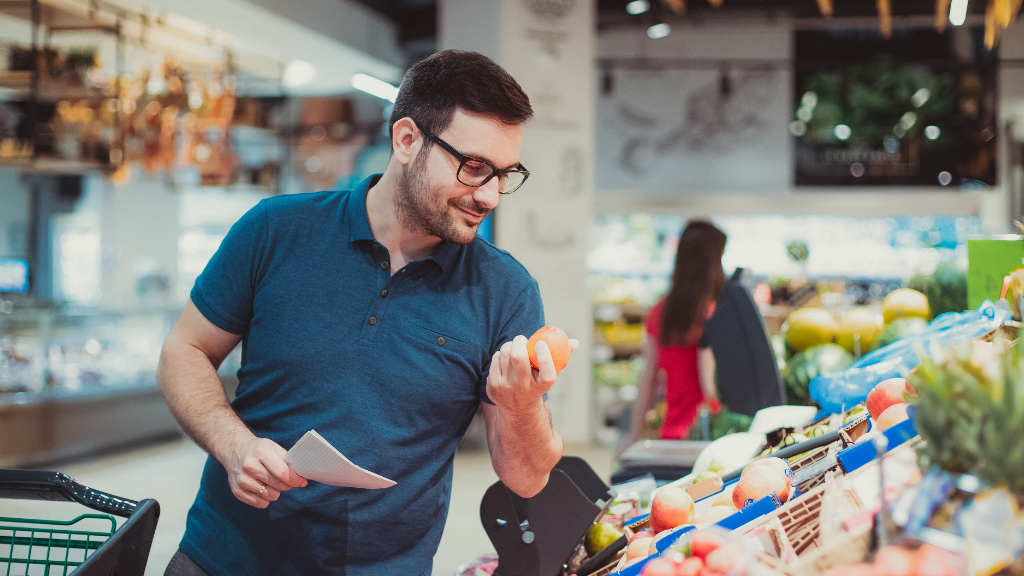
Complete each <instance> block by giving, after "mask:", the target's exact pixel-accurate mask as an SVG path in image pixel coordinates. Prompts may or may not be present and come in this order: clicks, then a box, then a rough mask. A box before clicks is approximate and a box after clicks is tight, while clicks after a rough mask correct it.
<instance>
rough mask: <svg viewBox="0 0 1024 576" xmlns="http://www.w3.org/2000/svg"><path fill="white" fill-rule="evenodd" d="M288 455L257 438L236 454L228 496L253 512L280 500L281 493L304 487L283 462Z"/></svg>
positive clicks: (299, 478)
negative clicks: (233, 496) (245, 505)
mask: <svg viewBox="0 0 1024 576" xmlns="http://www.w3.org/2000/svg"><path fill="white" fill-rule="evenodd" d="M285 454H287V452H286V451H285V450H284V448H282V447H281V446H279V445H278V444H277V443H276V442H274V441H273V440H268V439H266V438H257V439H254V440H253V441H252V442H250V443H248V444H247V445H246V446H244V447H243V448H242V450H241V451H240V452H239V453H238V459H237V460H235V463H234V464H233V465H232V466H231V467H230V468H231V469H230V470H229V477H230V478H231V492H232V494H234V495H235V498H238V499H239V500H240V501H242V502H244V503H246V504H248V505H250V506H254V507H256V508H266V507H267V506H268V505H269V504H270V502H273V501H275V500H277V499H278V498H280V497H281V492H284V491H286V490H291V489H292V488H300V487H304V486H306V484H307V482H306V479H305V478H303V477H302V476H300V475H298V474H297V473H296V472H295V471H294V470H292V469H291V467H290V466H288V463H287V462H285V461H284V456H285Z"/></svg>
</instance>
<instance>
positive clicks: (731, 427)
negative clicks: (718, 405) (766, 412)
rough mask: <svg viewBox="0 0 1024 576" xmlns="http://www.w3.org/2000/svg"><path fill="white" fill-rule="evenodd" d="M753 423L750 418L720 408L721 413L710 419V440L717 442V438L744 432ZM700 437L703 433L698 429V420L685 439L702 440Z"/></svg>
mask: <svg viewBox="0 0 1024 576" xmlns="http://www.w3.org/2000/svg"><path fill="white" fill-rule="evenodd" d="M753 421H754V419H753V418H751V417H750V416H747V415H746V414H739V413H737V412H733V411H731V410H729V409H728V408H726V407H725V406H722V410H721V412H719V413H718V414H713V415H711V417H710V424H711V429H710V432H711V438H710V439H711V440H718V439H719V438H721V437H723V436H728V435H729V434H735V433H737V432H746V431H747V430H749V429H750V423H751V422H753ZM702 435H703V433H702V432H701V429H700V420H699V419H698V420H695V421H694V423H693V426H691V427H690V432H689V435H688V437H687V439H689V440H703V439H704V438H702Z"/></svg>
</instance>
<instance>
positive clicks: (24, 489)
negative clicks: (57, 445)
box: [0, 470, 160, 576]
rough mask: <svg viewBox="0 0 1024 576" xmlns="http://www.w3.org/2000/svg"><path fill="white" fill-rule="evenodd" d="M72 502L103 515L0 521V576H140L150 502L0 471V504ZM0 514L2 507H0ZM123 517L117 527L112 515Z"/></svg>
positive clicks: (68, 481)
mask: <svg viewBox="0 0 1024 576" xmlns="http://www.w3.org/2000/svg"><path fill="white" fill-rule="evenodd" d="M2 499H18V500H49V501H65V502H77V503H78V504H81V505H83V506H87V507H89V508H92V509H93V510H96V511H98V512H104V514H82V515H80V516H78V517H77V518H74V519H73V520H67V521H64V520H33V519H29V518H7V517H3V516H0V576H37V575H39V576H57V575H60V576H65V575H67V574H71V573H74V575H75V576H142V575H143V573H144V572H145V570H146V561H147V560H148V559H149V549H150V547H151V546H152V544H153V533H154V532H155V531H156V522H157V519H158V518H159V517H160V505H159V504H157V502H156V500H151V499H146V500H142V501H141V502H135V501H134V500H128V499H127V498H120V497H118V496H114V495H112V494H106V493H104V492H100V491H98V490H93V489H92V488H89V487H87V486H83V485H81V484H79V483H77V482H75V479H74V478H72V477H70V476H68V475H67V474H61V473H58V472H42V471H32V470H0V500H2ZM0 510H2V505H0ZM111 514H113V515H114V516H121V517H123V518H127V520H125V521H124V522H123V523H122V524H121V527H120V528H117V521H116V520H115V519H114V517H113V516H111Z"/></svg>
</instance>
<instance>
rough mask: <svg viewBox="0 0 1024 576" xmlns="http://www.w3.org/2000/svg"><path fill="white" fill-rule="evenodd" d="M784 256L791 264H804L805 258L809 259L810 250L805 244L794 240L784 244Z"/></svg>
mask: <svg viewBox="0 0 1024 576" xmlns="http://www.w3.org/2000/svg"><path fill="white" fill-rule="evenodd" d="M786 254H787V255H788V256H789V259H790V260H792V261H793V262H796V263H797V264H803V263H804V262H807V258H808V257H810V255H811V250H810V248H808V247H807V242H804V241H802V240H794V241H792V242H787V243H786Z"/></svg>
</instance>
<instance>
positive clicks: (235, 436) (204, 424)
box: [157, 300, 306, 508]
mask: <svg viewBox="0 0 1024 576" xmlns="http://www.w3.org/2000/svg"><path fill="white" fill-rule="evenodd" d="M241 339H242V338H241V336H239V335H237V334H232V333H230V332H227V331H224V330H221V329H220V328H218V327H217V326H215V325H214V324H213V323H212V322H210V321H209V320H207V319H206V317H205V316H203V314H202V313H201V312H200V311H199V309H198V308H196V306H195V304H193V303H192V301H191V300H189V301H188V303H187V304H186V305H185V309H184V310H183V311H182V313H181V316H180V317H179V318H178V322H177V323H175V325H174V328H172V329H171V332H170V334H168V336H167V340H165V341H164V346H163V350H162V351H161V353H160V364H159V366H158V368H157V383H158V384H159V385H160V391H161V392H163V394H164V398H165V399H166V400H167V406H168V407H169V408H170V409H171V413H172V414H174V418H175V419H176V420H177V421H178V423H179V424H180V425H181V427H182V429H184V430H185V433H186V434H188V435H189V437H191V438H192V440H194V441H195V443H196V444H198V445H199V446H200V447H202V448H203V449H204V450H206V452H207V453H208V454H210V456H213V457H214V458H215V459H216V460H217V461H218V462H220V463H221V465H223V466H224V468H225V469H226V470H227V472H228V481H229V483H230V485H231V491H232V493H233V494H234V495H235V497H236V498H238V499H239V500H241V501H242V502H245V503H246V504H249V505H250V506H255V507H257V508H266V507H267V506H268V505H269V504H270V502H273V501H274V500H277V499H278V498H279V497H280V493H281V492H282V491H285V490H290V489H291V488H293V487H301V486H305V485H306V480H305V479H304V478H302V477H301V476H299V475H298V474H296V473H295V472H294V471H293V470H292V469H291V468H290V467H289V466H288V464H286V463H285V461H284V455H285V450H284V449H283V448H281V446H279V445H277V443H275V442H273V441H272V440H268V439H266V438H257V437H256V436H255V435H254V434H253V433H252V432H251V431H249V428H248V427H246V425H245V424H244V423H243V422H242V420H241V419H240V418H239V417H238V414H236V413H235V411H234V409H232V408H231V405H230V404H229V403H228V399H227V396H225V395H224V389H223V388H222V387H221V383H220V378H219V377H218V376H217V368H218V367H219V366H220V364H221V362H223V361H224V358H225V357H227V355H228V354H229V353H231V351H232V350H233V349H234V348H235V346H236V345H238V343H239V342H240V341H241Z"/></svg>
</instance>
